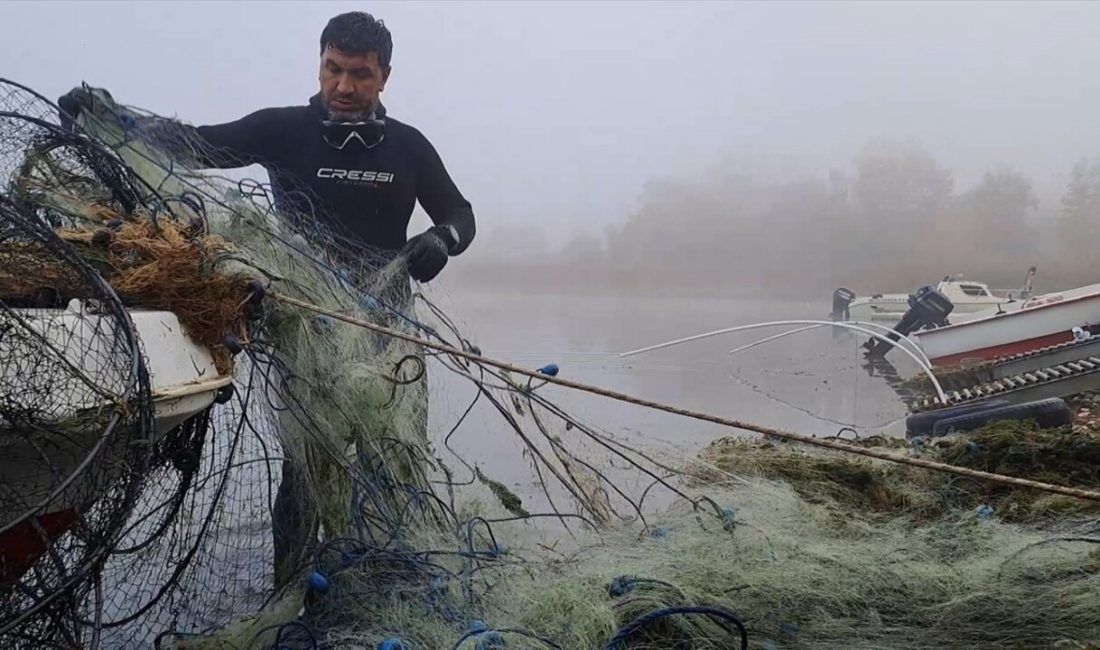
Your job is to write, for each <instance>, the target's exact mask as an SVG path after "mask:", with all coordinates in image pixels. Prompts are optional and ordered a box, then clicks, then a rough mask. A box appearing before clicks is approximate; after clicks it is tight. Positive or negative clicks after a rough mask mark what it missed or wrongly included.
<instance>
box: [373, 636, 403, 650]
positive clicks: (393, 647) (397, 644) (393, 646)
mask: <svg viewBox="0 0 1100 650" xmlns="http://www.w3.org/2000/svg"><path fill="white" fill-rule="evenodd" d="M378 650H407V648H406V646H405V644H404V642H402V641H401V639H386V640H385V641H383V642H382V643H379V644H378Z"/></svg>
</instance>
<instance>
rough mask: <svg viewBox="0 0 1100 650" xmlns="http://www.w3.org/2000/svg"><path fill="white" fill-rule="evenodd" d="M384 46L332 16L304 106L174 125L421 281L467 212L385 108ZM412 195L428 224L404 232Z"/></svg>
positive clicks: (278, 196)
mask: <svg viewBox="0 0 1100 650" xmlns="http://www.w3.org/2000/svg"><path fill="white" fill-rule="evenodd" d="M392 51H393V41H392V39H391V36H390V32H389V30H388V29H387V28H386V26H385V25H384V24H383V23H382V21H379V20H376V19H374V18H373V17H372V16H371V15H370V14H366V13H362V12H354V13H346V14H341V15H339V16H336V17H335V18H333V19H332V20H330V21H329V23H328V25H327V26H326V27H325V29H324V31H323V32H322V33H321V68H320V92H318V93H317V94H316V95H314V96H313V97H312V98H310V100H309V103H308V104H307V105H305V106H292V107H285V108H265V109H262V110H259V111H256V112H255V113H252V114H250V115H247V116H245V117H243V118H241V119H239V120H237V121H235V122H229V123H227V124H218V125H212V126H199V127H197V128H193V129H192V128H190V127H183V126H182V125H180V128H181V129H185V130H186V132H187V133H186V136H190V137H195V136H197V138H198V139H199V141H200V142H202V143H203V144H205V145H206V146H205V147H204V148H203V150H202V151H200V152H199V153H198V165H197V166H199V167H206V168H219V169H228V168H234V167H245V166H248V165H252V164H259V165H262V166H263V167H264V168H265V169H266V170H267V172H268V174H269V176H270V178H271V185H272V193H273V194H274V196H275V200H276V206H277V207H278V208H280V209H284V210H285V209H288V208H289V209H291V210H293V211H295V212H298V213H307V214H308V213H313V214H315V215H316V217H317V219H318V220H319V221H320V222H321V223H323V224H325V225H327V226H329V227H330V228H332V229H333V230H334V231H336V232H339V233H341V234H342V235H343V236H345V237H347V238H348V239H350V240H351V241H353V242H355V243H357V244H359V245H362V246H366V247H369V248H370V249H372V250H375V251H377V252H378V254H379V255H378V256H379V258H380V259H379V260H372V262H378V261H382V262H385V261H389V260H392V259H394V258H396V257H397V256H398V255H401V254H404V255H405V256H406V258H407V263H408V270H409V275H410V276H412V278H413V279H415V280H418V281H420V282H428V281H430V280H431V279H433V278H434V277H435V276H436V275H437V274H438V273H439V272H440V271H441V270H442V269H443V267H444V265H446V263H447V259H448V257H449V256H454V255H458V254H460V253H462V252H463V251H464V250H466V248H467V247H468V246H469V245H470V242H471V240H472V239H473V237H474V232H475V228H474V214H473V211H472V209H471V207H470V203H469V202H468V201H467V200H466V199H465V198H464V197H463V196H462V193H461V192H459V190H458V188H457V187H456V186H455V184H454V182H453V181H452V180H451V177H450V175H449V174H448V173H447V170H446V168H445V167H444V165H443V162H442V160H441V159H440V157H439V154H438V153H437V152H436V150H435V148H434V147H433V146H432V144H431V143H430V142H429V141H428V139H427V138H426V137H424V135H423V134H421V133H420V131H418V130H417V129H415V128H413V127H411V126H409V125H407V124H405V123H403V122H400V121H398V120H396V119H393V118H392V117H389V116H388V115H387V114H386V109H385V107H384V106H383V105H382V103H381V102H380V95H381V93H382V91H383V90H384V89H385V86H386V82H387V81H388V80H389V76H390V56H391V53H392ZM92 101H94V99H93V97H92V95H91V94H90V93H89V92H88V91H86V90H84V89H82V88H77V89H74V90H73V91H71V92H70V93H68V94H67V95H65V96H64V97H62V98H61V99H60V100H59V101H58V104H59V105H60V107H61V108H62V109H64V110H65V111H66V112H67V113H69V114H71V115H73V116H75V115H76V114H77V113H78V112H79V111H80V110H81V109H82V108H84V107H86V106H87V105H88V104H89V103H90V102H92ZM417 201H419V202H420V205H421V206H422V207H423V208H424V211H425V212H427V214H428V216H429V217H430V218H431V220H432V222H433V223H434V224H435V225H434V226H432V227H431V228H429V229H428V230H427V231H425V232H423V233H421V234H419V235H416V236H415V237H413V238H412V239H408V240H406V230H407V228H408V225H409V220H410V218H411V216H412V212H413V208H414V207H415V204H416V202H417ZM386 258H389V260H387V259H386ZM406 284H407V283H406Z"/></svg>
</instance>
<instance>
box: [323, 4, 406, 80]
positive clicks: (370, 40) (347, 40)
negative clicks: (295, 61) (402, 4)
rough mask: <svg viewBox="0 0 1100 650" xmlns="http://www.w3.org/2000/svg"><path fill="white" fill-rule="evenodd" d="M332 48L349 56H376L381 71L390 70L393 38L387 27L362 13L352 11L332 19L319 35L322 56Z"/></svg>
mask: <svg viewBox="0 0 1100 650" xmlns="http://www.w3.org/2000/svg"><path fill="white" fill-rule="evenodd" d="M327 47H332V48H335V49H337V50H340V51H341V52H347V53H348V54H366V53H367V52H374V53H376V54H377V55H378V63H379V65H381V66H382V67H383V68H388V67H390V57H391V56H393V37H391V36H390V30H388V29H386V23H384V22H382V21H381V20H378V19H376V18H375V17H374V16H372V15H370V14H368V13H366V12H365V11H351V12H348V13H345V14H340V15H339V16H334V17H333V18H332V19H331V20H329V21H328V24H327V25H325V29H324V31H322V32H321V53H322V54H324V52H325V48H327Z"/></svg>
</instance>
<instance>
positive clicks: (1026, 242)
mask: <svg viewBox="0 0 1100 650" xmlns="http://www.w3.org/2000/svg"><path fill="white" fill-rule="evenodd" d="M962 204H963V211H964V214H965V217H964V218H965V219H966V220H967V221H968V224H967V226H968V230H969V231H970V233H971V234H972V235H973V237H975V238H976V237H980V238H981V240H983V241H985V242H987V243H989V244H991V245H993V246H995V247H997V248H998V249H999V250H1001V251H1003V252H1005V253H1015V254H1021V255H1026V254H1028V253H1029V252H1031V249H1032V248H1033V247H1032V246H1030V242H1031V241H1032V237H1031V233H1030V228H1029V227H1028V220H1027V217H1028V213H1029V212H1031V211H1032V210H1035V209H1037V208H1038V207H1039V201H1038V199H1036V198H1035V193H1034V191H1033V190H1032V186H1031V181H1030V180H1028V178H1027V177H1026V176H1024V175H1023V174H1022V173H1021V172H1019V171H1017V170H1015V169H1011V168H1001V169H995V170H991V171H987V172H986V173H985V174H984V175H983V176H982V180H981V182H979V183H978V185H977V186H976V187H974V188H973V189H971V190H970V191H969V192H967V193H966V194H964V195H963V196H962ZM970 241H971V242H973V241H977V239H973V238H971V239H970Z"/></svg>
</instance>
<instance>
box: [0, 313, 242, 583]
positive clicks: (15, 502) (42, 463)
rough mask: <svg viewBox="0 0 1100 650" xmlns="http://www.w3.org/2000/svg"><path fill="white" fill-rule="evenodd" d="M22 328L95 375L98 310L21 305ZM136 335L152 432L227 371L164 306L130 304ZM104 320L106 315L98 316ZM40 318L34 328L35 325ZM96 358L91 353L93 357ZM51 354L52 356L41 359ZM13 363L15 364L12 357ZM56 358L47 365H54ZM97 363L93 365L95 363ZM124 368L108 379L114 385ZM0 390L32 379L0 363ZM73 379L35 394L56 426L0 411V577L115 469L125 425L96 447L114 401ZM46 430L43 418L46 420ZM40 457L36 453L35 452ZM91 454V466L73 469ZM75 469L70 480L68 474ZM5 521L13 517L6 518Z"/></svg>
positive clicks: (199, 408) (201, 401) (16, 390)
mask: <svg viewBox="0 0 1100 650" xmlns="http://www.w3.org/2000/svg"><path fill="white" fill-rule="evenodd" d="M21 311H22V313H21V314H20V316H22V317H23V318H24V319H25V321H26V323H27V324H28V326H29V327H32V328H36V329H38V331H39V333H40V334H41V335H42V336H43V337H45V339H46V340H48V344H49V346H50V347H51V348H52V349H53V350H54V351H56V353H57V359H61V360H63V362H64V363H66V364H68V365H69V366H70V367H71V368H73V369H74V371H80V370H83V371H85V372H86V373H87V374H88V375H89V376H95V371H96V368H95V367H94V366H93V365H92V364H94V363H95V361H96V360H97V357H96V355H95V354H92V353H89V349H93V350H94V348H95V347H96V346H98V347H100V348H102V347H103V345H104V343H103V340H104V339H105V338H106V337H103V336H102V335H101V334H99V332H100V330H99V327H100V326H101V325H103V324H102V323H97V322H96V321H97V320H98V318H99V317H96V316H90V315H88V314H87V313H83V312H81V311H79V310H76V309H73V308H70V309H66V310H32V309H28V310H21ZM130 316H131V319H132V320H133V322H134V325H135V327H136V330H137V334H138V337H139V338H140V340H141V342H142V347H143V351H144V353H145V357H146V367H147V370H148V372H149V377H150V388H151V392H152V401H153V440H152V441H150V442H152V443H155V442H156V441H157V440H159V439H160V438H162V437H163V436H164V435H165V434H167V433H168V432H169V431H171V430H172V429H174V428H175V427H177V426H179V425H180V424H182V423H184V422H186V421H187V420H188V419H190V418H192V417H194V416H196V415H198V414H200V413H202V412H203V411H205V410H206V409H207V408H209V407H210V405H211V404H213V403H214V400H215V399H216V396H217V394H218V391H219V390H220V389H221V388H222V387H224V386H226V385H228V384H230V383H231V382H232V377H231V376H227V375H221V374H219V373H218V371H217V368H216V366H215V364H214V359H213V357H212V356H211V355H210V353H209V351H207V350H206V349H205V348H202V347H200V346H198V345H195V344H194V343H193V342H192V341H191V340H190V339H188V338H187V337H186V336H185V335H184V334H183V331H182V327H181V326H180V323H179V320H178V319H177V318H176V316H175V315H174V314H172V313H169V312H154V311H134V312H131V314H130ZM104 320H106V317H104ZM37 323H40V324H41V326H40V327H39V326H38V325H36V324H37ZM102 358H103V357H98V360H100V361H102ZM51 361H54V360H53V359H51ZM14 365H20V364H14ZM54 365H55V367H56V364H54ZM99 370H101V371H102V368H100V369H99ZM125 379H126V378H125V377H122V376H119V377H114V378H108V379H107V380H106V381H107V382H108V383H110V382H113V381H115V380H117V383H119V385H120V387H121V385H123V384H122V382H123V381H124V380H125ZM3 380H4V382H5V389H6V390H7V391H8V392H9V394H12V395H19V394H21V391H27V392H28V394H36V392H32V391H39V390H41V388H42V386H39V385H33V386H32V385H30V384H31V382H38V383H39V384H41V383H42V380H41V378H33V379H32V378H29V377H27V376H25V375H23V374H21V373H20V369H19V368H4V369H3ZM90 384H91V382H88V385H85V384H83V383H80V382H71V383H67V384H66V385H65V390H63V391H55V392H53V393H49V394H43V395H42V400H44V401H42V402H40V403H39V404H37V405H36V406H38V407H39V408H37V409H36V410H37V412H38V413H40V414H48V415H43V416H42V418H40V419H39V421H40V422H44V420H45V418H48V419H49V420H50V421H52V422H54V423H56V424H57V425H58V426H57V429H59V430H60V431H63V432H64V434H63V435H62V434H59V433H54V432H51V431H48V430H43V429H35V430H25V429H23V428H21V427H20V426H18V425H16V424H15V423H12V422H9V421H6V420H4V419H2V418H0V487H2V489H3V490H4V494H5V498H4V499H3V500H2V501H0V503H2V509H0V527H2V529H0V583H3V582H7V581H8V580H10V579H13V578H17V577H18V574H21V573H22V571H25V570H26V568H28V567H29V565H30V564H32V563H33V561H34V560H35V559H36V557H37V556H38V555H39V554H40V553H41V552H42V551H44V541H43V540H42V534H41V532H40V530H41V531H45V532H46V534H47V536H49V537H51V538H52V537H57V536H59V535H61V534H63V533H64V532H65V530H67V528H68V527H69V526H70V525H71V524H72V523H73V522H74V521H76V519H77V518H78V517H79V514H80V513H79V512H77V510H78V509H79V507H80V506H81V505H82V504H87V503H89V502H90V497H93V498H94V497H95V495H99V494H103V493H104V492H105V491H106V490H108V489H109V488H110V486H111V485H112V484H113V483H114V482H115V481H116V480H117V479H118V477H119V475H120V474H119V473H120V472H121V471H125V468H122V467H118V465H119V464H118V463H115V462H112V458H113V457H114V454H117V453H118V451H119V449H120V446H121V445H126V444H128V442H129V441H128V439H127V436H128V435H132V434H133V433H134V432H132V431H126V430H118V431H116V432H115V437H114V440H115V445H114V446H112V447H111V448H104V449H99V450H97V449H96V445H98V444H100V442H101V439H102V438H103V433H104V431H105V430H106V427H107V426H109V425H110V422H111V418H112V417H113V415H114V412H115V409H114V406H113V404H111V403H110V401H108V400H106V399H105V398H104V396H102V395H100V394H98V393H97V392H96V390H95V388H94V387H93V386H91V385H90ZM46 429H48V426H47V427H46ZM44 456H46V458H44ZM93 456H94V462H95V464H96V468H97V469H96V471H79V470H80V468H81V465H82V464H83V463H85V462H87V460H88V459H89V457H93ZM74 475H75V476H76V478H75V479H74V480H71V481H70V477H72V476H74ZM13 524H14V525H13Z"/></svg>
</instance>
